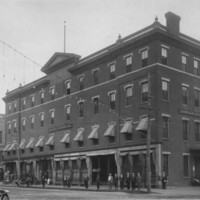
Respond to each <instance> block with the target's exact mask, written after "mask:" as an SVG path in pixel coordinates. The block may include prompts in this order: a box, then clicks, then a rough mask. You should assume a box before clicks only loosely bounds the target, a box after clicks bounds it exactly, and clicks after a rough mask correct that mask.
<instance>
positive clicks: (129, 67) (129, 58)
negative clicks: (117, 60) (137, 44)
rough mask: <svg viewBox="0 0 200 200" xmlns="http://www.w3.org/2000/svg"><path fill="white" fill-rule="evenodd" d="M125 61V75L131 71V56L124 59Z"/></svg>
mask: <svg viewBox="0 0 200 200" xmlns="http://www.w3.org/2000/svg"><path fill="white" fill-rule="evenodd" d="M125 61H126V73H129V72H131V71H132V56H127V57H125Z"/></svg>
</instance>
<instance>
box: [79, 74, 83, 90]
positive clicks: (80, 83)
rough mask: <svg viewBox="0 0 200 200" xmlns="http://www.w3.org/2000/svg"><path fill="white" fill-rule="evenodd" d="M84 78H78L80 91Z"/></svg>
mask: <svg viewBox="0 0 200 200" xmlns="http://www.w3.org/2000/svg"><path fill="white" fill-rule="evenodd" d="M83 80H84V76H83V75H82V76H79V87H80V90H83V89H84V82H83Z"/></svg>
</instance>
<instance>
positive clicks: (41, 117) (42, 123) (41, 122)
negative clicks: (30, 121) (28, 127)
mask: <svg viewBox="0 0 200 200" xmlns="http://www.w3.org/2000/svg"><path fill="white" fill-rule="evenodd" d="M43 126H44V113H40V127H43Z"/></svg>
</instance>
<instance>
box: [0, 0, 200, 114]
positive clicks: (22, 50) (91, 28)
mask: <svg viewBox="0 0 200 200" xmlns="http://www.w3.org/2000/svg"><path fill="white" fill-rule="evenodd" d="M199 8H200V1H199V0H0V13H1V15H0V85H1V88H0V113H5V104H4V102H3V100H2V98H3V97H4V96H5V95H6V92H7V91H11V90H13V89H15V88H17V87H19V84H22V85H24V84H27V83H29V82H31V81H33V80H36V79H38V78H40V77H42V76H45V74H43V73H42V72H41V71H40V69H41V67H42V66H44V65H45V63H46V62H47V61H48V60H49V59H50V58H51V56H52V55H53V54H54V53H55V52H63V51H64V21H66V33H65V35H66V41H65V49H66V52H67V53H75V54H79V55H81V57H82V58H84V57H85V56H87V55H90V54H92V53H94V52H96V51H98V50H101V49H102V48H104V47H106V46H109V45H110V44H113V43H115V42H116V40H117V38H118V35H119V34H120V35H121V36H122V38H123V37H125V36H127V35H130V34H132V33H134V32H136V31H138V30H140V29H142V28H144V27H146V26H148V25H150V24H152V23H153V22H154V19H155V17H156V16H157V17H158V20H159V22H160V23H161V24H163V25H166V21H165V16H164V15H165V13H166V12H168V11H171V12H174V13H175V14H177V15H179V16H180V17H181V22H180V31H181V32H182V33H184V34H186V35H189V36H191V37H193V38H195V39H197V40H200V23H199V22H200V12H199Z"/></svg>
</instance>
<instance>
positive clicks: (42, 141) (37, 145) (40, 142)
mask: <svg viewBox="0 0 200 200" xmlns="http://www.w3.org/2000/svg"><path fill="white" fill-rule="evenodd" d="M43 146H44V137H40V138H39V140H38V141H37V143H36V144H35V147H43Z"/></svg>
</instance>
